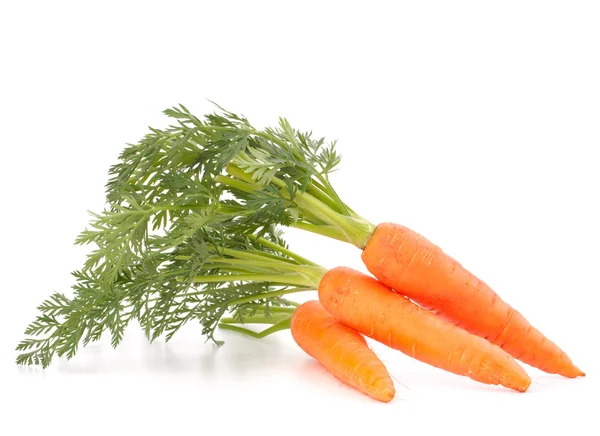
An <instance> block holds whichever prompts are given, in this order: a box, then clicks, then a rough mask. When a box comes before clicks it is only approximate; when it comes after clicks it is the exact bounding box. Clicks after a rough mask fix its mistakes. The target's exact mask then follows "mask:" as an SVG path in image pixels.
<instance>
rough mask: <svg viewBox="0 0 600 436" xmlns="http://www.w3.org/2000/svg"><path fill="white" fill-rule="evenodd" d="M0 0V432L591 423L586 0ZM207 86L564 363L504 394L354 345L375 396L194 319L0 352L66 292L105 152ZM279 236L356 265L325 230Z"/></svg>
mask: <svg viewBox="0 0 600 436" xmlns="http://www.w3.org/2000/svg"><path fill="white" fill-rule="evenodd" d="M1 4H2V6H0V62H1V67H0V79H1V80H0V128H1V130H0V132H1V133H0V134H1V140H0V147H1V153H0V159H1V171H0V178H1V184H0V186H1V187H2V194H1V195H2V197H1V203H0V204H1V213H0V226H1V229H2V238H1V241H2V262H1V264H0V265H1V266H0V268H2V270H1V273H2V278H3V280H2V303H1V304H2V316H1V317H0V323H1V328H0V341H1V342H0V356H1V359H0V377H1V383H0V386H1V387H0V398H1V399H2V401H3V402H4V405H3V406H2V412H1V415H2V416H3V417H2V419H1V420H0V433H1V434H7V435H9V434H17V433H16V430H15V428H19V429H20V430H19V432H20V434H26V435H30V434H36V433H39V432H40V431H45V432H46V433H49V434H65V435H76V434H82V433H85V434H90V435H96V434H115V435H119V434H152V435H154V434H194V433H208V432H209V431H211V432H212V431H216V430H212V428H211V427H215V428H217V429H218V431H220V432H222V434H233V432H234V431H236V432H241V431H243V432H245V434H273V433H275V432H277V433H280V432H281V433H283V434H287V433H293V434H296V433H298V434H300V432H302V431H304V432H305V434H311V435H312V434H325V432H326V431H329V432H335V434H359V432H360V431H364V432H365V433H363V434H367V433H366V432H369V433H368V434H373V435H376V434H411V435H414V434H429V433H432V434H433V433H434V432H435V433H438V434H443V435H445V436H447V435H453V434H461V435H471V434H491V435H493V434H499V435H500V434H542V433H544V432H547V431H549V430H553V431H557V432H561V431H568V432H569V434H577V435H591V434H599V428H598V427H599V426H598V421H597V416H596V417H594V416H592V414H593V413H595V414H596V415H597V408H598V401H597V393H598V388H599V387H600V386H599V385H598V372H599V371H600V359H599V351H598V349H599V342H598V332H599V331H600V329H599V328H598V323H597V318H598V315H597V313H598V294H599V291H600V289H599V284H600V280H599V279H598V271H599V267H600V254H599V250H598V247H599V244H600V230H599V227H600V213H599V212H598V187H599V186H600V184H599V182H600V177H599V171H598V167H599V163H600V162H599V160H598V148H599V145H600V141H599V140H600V129H599V119H600V118H599V116H600V79H599V78H600V50H599V49H600V26H599V25H598V23H600V10H599V4H598V2H593V1H590V2H579V1H568V2H567V1H565V2H554V1H543V2H527V1H514V2H513V1H505V2H482V1H472V2H465V1H453V2H445V1H443V2H429V1H421V2H377V1H370V2H368V3H367V2H364V3H363V4H359V3H353V2H339V3H334V2H309V1H302V2H239V3H233V2H226V1H220V2H217V1H211V2H201V1H197V2H178V1H169V2H161V3H155V2H143V3H140V4H134V3H131V2H97V3H96V6H92V4H91V2H71V3H67V2H60V1H55V2H26V1H24V2H8V1H7V2H2V3H1ZM167 5H168V6H167ZM207 99H212V100H215V101H216V102H218V103H219V104H221V105H223V106H225V107H227V108H229V109H230V110H233V111H237V112H242V113H243V114H245V115H246V116H248V117H249V118H250V120H251V121H253V122H254V123H255V124H256V125H258V126H266V125H270V124H274V123H275V122H276V120H277V117H278V116H280V115H281V116H285V117H287V118H288V119H289V120H290V121H291V122H292V124H293V125H295V126H296V127H299V128H301V129H306V130H312V131H313V132H314V133H315V134H316V135H318V136H326V137H327V138H330V139H335V138H337V139H338V140H339V149H340V151H341V152H342V154H343V162H342V166H341V169H340V170H339V172H337V173H336V174H335V176H334V178H333V182H334V185H335V186H336V187H337V188H338V190H339V192H340V194H341V196H342V198H344V199H345V200H346V201H347V202H348V203H349V204H350V205H351V206H352V207H353V208H354V209H355V210H357V211H359V212H360V213H361V214H362V215H364V216H365V217H366V218H368V219H369V220H371V221H372V222H374V223H378V222H382V221H394V222H398V223H402V224H405V225H407V226H409V227H412V228H413V229H415V230H417V231H419V232H421V233H423V234H424V235H425V236H427V237H428V238H429V239H431V240H433V241H434V242H436V243H437V244H438V245H440V246H441V247H442V248H444V249H445V250H446V251H447V252H448V253H450V254H451V255H453V256H454V257H456V258H457V259H458V260H460V261H461V262H462V263H463V264H464V265H465V266H466V267H467V268H469V269H470V270H472V271H473V272H475V273H476V274H477V275H478V276H479V277H481V278H482V279H484V280H485V281H486V282H488V284H490V285H491V286H492V287H493V288H494V289H495V290H496V291H497V292H498V293H499V294H500V295H501V296H502V297H503V298H504V299H505V300H507V301H508V302H510V303H511V304H512V305H513V306H515V307H517V308H518V309H519V310H520V311H521V312H523V313H524V314H525V315H526V316H527V317H528V319H529V320H530V321H531V322H532V323H533V324H534V325H535V326H537V327H538V328H539V329H541V330H542V331H543V332H544V333H545V334H546V335H547V336H549V337H550V338H551V339H552V340H554V341H555V342H556V343H558V344H559V345H560V346H561V347H563V348H564V349H565V350H566V351H567V353H569V355H570V356H571V357H572V358H573V360H574V361H575V362H576V363H577V364H578V365H579V366H580V367H581V368H582V369H583V370H584V371H586V372H587V373H588V376H587V377H586V378H583V379H577V380H568V379H563V378H560V377H558V376H550V375H546V374H543V373H541V372H539V371H537V370H534V369H531V368H529V367H526V369H527V370H528V371H529V373H530V375H531V376H532V378H533V385H532V386H531V388H530V390H529V391H528V392H527V393H525V394H517V393H513V392H508V391H507V390H504V389H501V388H497V387H488V386H484V385H479V384H476V383H475V382H472V381H471V380H469V379H466V378H462V377H458V376H455V375H451V374H448V373H444V372H442V371H439V370H436V369H433V368H430V367H427V366H425V365H423V364H421V363H419V362H416V361H414V360H412V359H411V358H408V357H406V356H404V355H401V354H400V353H398V352H393V351H390V350H388V349H386V348H385V347H383V346H379V345H377V344H373V346H374V348H375V350H376V351H377V352H378V353H379V354H380V356H381V358H382V359H383V360H384V362H385V363H386V364H387V367H388V369H389V371H390V373H391V374H392V375H393V377H394V378H395V379H396V381H397V390H398V393H397V396H396V398H395V399H394V401H392V402H391V403H389V404H381V403H377V402H375V401H373V400H371V399H369V398H368V397H365V396H363V395H361V394H359V393H357V392H356V391H354V390H352V389H350V388H347V387H345V386H341V385H340V383H339V382H338V381H337V380H336V379H334V378H333V377H332V376H330V375H329V374H327V373H325V371H324V370H323V369H322V368H321V367H320V366H319V365H317V364H315V363H314V362H313V361H312V360H311V359H310V358H309V357H308V356H307V355H305V354H304V353H303V352H302V351H301V350H300V349H298V347H297V346H296V345H295V343H294V342H293V341H292V339H291V336H290V334H289V332H288V331H284V332H280V333H278V334H277V335H274V336H272V337H270V338H268V339H266V340H264V341H262V342H261V341H256V340H250V339H246V338H241V337H238V336H235V335H233V334H227V332H221V333H220V334H219V336H220V337H221V338H223V339H225V340H226V344H225V346H223V347H222V348H220V349H216V348H215V347H214V346H212V345H211V344H206V343H204V339H203V338H202V337H200V336H199V329H198V327H197V326H196V325H189V326H187V328H186V329H184V330H183V331H182V332H181V333H180V334H179V335H178V336H176V337H175V338H174V339H173V341H172V342H171V343H169V344H168V345H165V344H164V342H163V341H157V342H155V343H154V344H152V345H148V344H147V343H146V342H145V340H144V339H143V336H142V335H141V333H140V332H139V329H138V328H137V326H131V327H130V328H129V329H128V330H127V332H126V337H125V341H124V343H123V344H122V345H121V346H120V347H119V348H118V349H116V350H112V349H111V348H110V346H109V345H108V344H107V343H104V342H101V343H98V344H94V345H92V346H89V347H88V348H86V349H84V350H82V351H81V352H80V353H79V354H78V355H77V356H76V358H74V359H73V360H71V361H69V362H66V361H62V360H57V361H56V362H55V364H53V366H52V367H51V368H49V369H47V370H41V369H39V368H31V367H28V368H22V367H21V368H20V367H17V366H16V365H14V358H15V356H16V353H15V352H14V351H13V350H14V346H15V345H16V343H17V342H18V341H19V340H20V339H21V337H22V331H23V329H24V328H25V327H26V325H27V324H28V323H29V322H30V321H31V320H32V319H33V317H34V316H35V314H36V311H35V307H36V306H37V304H39V303H40V302H41V301H42V300H43V299H44V298H46V297H47V296H48V295H49V294H50V293H51V292H52V291H61V292H66V293H69V288H70V285H71V284H72V279H71V276H70V271H72V270H75V269H78V268H79V267H80V266H81V263H82V261H83V260H84V257H85V253H86V252H87V248H85V247H84V248H82V247H74V246H73V245H72V243H73V240H74V239H75V237H76V235H77V234H78V233H79V231H80V230H82V229H83V228H84V227H85V225H86V223H87V222H88V218H89V217H88V215H87V210H95V211H99V210H101V209H102V208H103V205H104V201H103V194H104V184H105V182H106V179H107V170H108V167H109V166H110V165H111V164H112V163H114V162H115V160H116V158H117V155H118V153H119V152H120V150H121V148H122V147H123V146H124V144H125V143H126V142H135V141H137V140H138V139H139V138H140V137H141V136H142V135H143V134H145V133H146V131H147V126H148V125H152V126H157V127H164V126H165V123H166V119H165V117H164V116H163V115H162V114H161V111H162V110H163V109H165V108H167V107H170V106H172V105H175V104H178V103H183V104H185V105H187V106H188V107H189V108H190V109H192V110H193V111H194V112H196V113H197V114H198V115H202V114H203V113H205V112H207V111H212V107H211V106H210V104H209V103H208V102H207ZM288 239H289V241H290V244H291V246H292V247H293V248H295V249H296V251H298V252H300V253H302V254H305V255H306V256H309V257H311V258H313V259H314V260H316V261H318V262H321V263H322V264H324V265H326V266H328V267H333V266H336V265H348V266H352V267H355V268H357V269H360V270H362V271H365V269H364V267H363V266H362V264H361V262H360V253H359V251H358V250H356V249H354V248H353V247H351V246H349V245H344V244H341V243H336V242H333V241H328V240H324V239H323V238H319V237H316V236H311V235H306V234H300V233H299V232H290V234H289V238H288ZM594 403H595V405H594ZM13 426H16V427H15V428H13ZM508 432H510V433H508Z"/></svg>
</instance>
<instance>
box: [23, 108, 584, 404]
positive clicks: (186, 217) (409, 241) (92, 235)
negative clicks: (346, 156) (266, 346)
mask: <svg viewBox="0 0 600 436" xmlns="http://www.w3.org/2000/svg"><path fill="white" fill-rule="evenodd" d="M165 113H166V114H167V115H168V116H169V117H171V118H172V119H174V120H175V123H174V124H173V125H171V126H169V127H168V128H166V129H164V130H160V129H151V133H149V134H148V135H146V136H145V137H144V138H143V139H142V140H141V141H140V142H138V143H137V144H133V145H129V146H128V147H127V148H126V149H125V150H124V151H123V152H122V154H121V156H120V158H119V162H118V163H117V164H116V165H114V166H113V167H111V169H110V180H109V182H108V184H107V205H108V206H107V209H106V210H105V211H104V212H102V213H100V214H94V219H93V220H92V222H91V230H87V229H86V230H85V231H84V232H82V234H81V235H80V237H79V238H78V240H77V242H78V243H80V244H94V245H95V247H96V248H95V249H94V251H93V252H92V253H91V254H90V255H89V257H88V260H87V262H86V264H85V265H84V267H83V268H82V270H81V271H78V272H76V273H75V277H76V279H77V283H76V285H75V286H74V289H75V296H74V297H73V298H67V297H65V296H64V295H63V294H55V295H53V296H52V297H51V298H50V299H49V300H47V301H46V302H44V303H43V304H42V305H40V307H39V309H40V311H41V312H42V314H41V315H39V316H38V317H37V318H36V320H35V321H34V322H33V323H32V324H31V325H30V326H29V327H28V328H27V330H26V334H27V335H28V336H30V337H29V338H27V339H25V340H24V341H22V342H21V343H20V344H19V345H18V347H17V349H18V350H19V351H21V354H20V355H19V357H18V358H17V362H18V363H22V364H42V365H43V366H44V367H46V366H48V365H49V364H50V361H51V359H52V357H53V355H55V354H56V355H58V356H66V357H68V358H70V357H73V355H74V354H75V352H76V351H77V349H78V346H79V343H80V342H83V344H84V345H85V344H87V343H88V342H90V341H94V340H98V339H99V338H100V336H101V335H102V332H103V331H105V330H109V331H110V334H111V335H112V343H113V345H114V346H116V345H117V344H118V343H119V342H120V338H121V337H122V334H123V330H124V328H125V327H126V326H127V324H128V323H129V322H130V320H131V319H136V318H137V319H138V321H139V322H140V324H141V325H142V327H143V328H144V329H145V331H146V333H147V336H148V338H149V339H151V340H154V339H155V338H157V337H159V336H161V335H162V334H166V338H167V340H168V339H170V338H171V337H172V336H173V334H174V333H175V332H177V331H178V330H179V328H181V326H182V325H184V324H185V323H187V322H189V321H191V320H197V321H198V322H199V323H200V325H201V326H202V333H203V334H205V335H206V336H207V337H209V338H210V339H213V340H215V341H216V342H218V341H217V340H216V339H215V338H214V333H215V329H216V328H217V327H221V328H223V329H229V330H234V331H236V332H239V333H242V334H247V335H250V336H253V337H256V338H261V337H265V336H267V335H268V334H272V333H275V332H277V331H280V330H284V329H288V328H289V329H291V334H292V337H293V338H294V340H295V342H296V343H297V344H298V346H300V348H302V349H303V350H304V351H305V352H306V353H308V354H309V355H311V356H312V357H314V358H315V359H316V360H317V361H319V362H320V363H321V364H322V365H323V366H324V367H325V368H327V369H328V370H329V371H330V372H331V373H332V374H334V375H335V376H336V377H338V378H339V379H340V380H342V381H343V382H345V383H347V384H348V385H350V386H353V387H355V388H356V389H358V390H359V391H361V392H363V393H365V394H367V395H369V396H371V397H372V398H374V399H377V400H379V401H383V402H388V401H391V400H392V399H393V397H394V395H395V389H394V384H393V382H392V379H391V377H390V376H389V374H388V372H387V369H386V368H385V366H384V364H383V363H382V362H381V360H380V359H379V358H378V357H377V356H376V355H375V353H374V352H373V351H372V350H371V349H370V347H369V346H368V344H367V342H366V340H365V336H366V337H369V338H372V339H374V340H376V341H378V342H381V343H383V344H385V345H387V346H388V347H390V348H393V349H396V350H399V351H401V352H403V353H404V354H407V355H409V356H412V357H413V358H415V359H417V360H420V361H422V362H425V363H427V364H430V365H432V366H435V367H438V368H441V369H443V370H446V371H449V372H452V373H455V374H458V375H463V376H467V377H470V378H471V379H473V380H476V381H478V382H482V383H486V384H493V385H502V386H504V387H507V388H511V389H514V390H517V391H520V392H524V391H526V390H527V389H528V387H529V385H530V383H531V379H530V377H529V376H528V374H527V373H526V372H525V370H524V369H523V368H522V367H521V366H520V365H519V364H518V363H517V361H516V360H520V361H522V362H524V363H527V364H529V365H531V366H533V367H536V368H539V369H541V370H542V371H545V372H548V373H552V374H559V375H562V376H565V377H578V376H583V375H585V374H584V373H583V372H582V371H581V370H580V369H579V368H577V367H576V366H575V365H574V364H573V362H572V361H571V359H570V358H569V357H568V356H567V355H566V354H565V353H564V352H563V351H562V350H561V349H560V348H559V347H558V346H557V345H556V344H555V343H553V342H552V341H550V340H549V339H548V338H547V337H546V336H544V335H543V334H542V333H541V332H540V331H539V330H537V329H536V328H535V327H533V326H532V325H531V324H530V323H529V322H528V321H527V320H526V318H525V317H524V316H523V315H522V314H521V313H520V312H518V311H517V310H516V309H514V308H513V307H511V306H510V305H509V304H508V303H506V302H505V301H503V300H502V299H501V298H500V297H499V296H498V295H497V294H496V293H495V292H494V291H493V290H492V289H491V288H490V287H489V286H488V285H486V284H485V283H484V282H483V281H482V280H480V279H479V278H477V277H476V276H475V275H473V274H472V273H471V272H470V271H468V270H467V269H466V268H464V267H463V266H462V265H461V264H460V263H459V262H458V261H456V260H455V259H453V258H452V257H450V256H449V255H447V254H446V253H444V252H443V251H442V249H441V248H439V247H438V246H436V245H435V244H434V243H432V242H430V241H429V240H427V239H426V238H425V237H423V236H421V235H420V234H418V233H416V232H414V231H412V230H411V229H408V228H406V227H404V226H402V225H398V224H392V223H382V224H379V225H377V226H375V225H373V224H372V223H370V222H369V221H367V220H366V219H364V218H363V217H361V216H360V215H358V214H357V213H356V212H355V211H353V210H352V209H351V208H350V207H349V206H348V205H347V204H346V203H345V202H343V201H342V200H341V199H340V197H339V195H338V194H337V192H336V191H335V189H334V188H333V186H332V185H331V183H330V180H329V174H330V173H331V171H333V170H334V169H336V168H337V166H338V165H339V163H340V157H339V155H338V154H337V151H336V144H335V143H325V140H324V139H314V138H313V137H312V135H311V134H310V133H303V132H300V131H298V130H295V129H293V128H292V127H291V125H290V124H289V122H288V121H287V120H285V119H280V121H279V125H278V126H277V127H275V128H266V129H262V130H260V129H256V128H254V127H253V126H252V125H251V124H250V123H249V121H248V120H247V119H246V118H245V117H243V116H239V115H236V114H234V113H231V112H228V111H226V110H224V109H222V108H220V107H218V112H216V113H212V114H208V115H206V116H205V117H204V118H203V119H200V118H197V117H195V116H194V115H193V114H191V113H190V112H189V111H188V110H187V109H186V108H185V107H183V106H179V107H176V108H172V109H169V110H167V111H165ZM285 227H295V228H299V229H302V230H305V231H309V232H313V233H316V234H319V235H322V236H324V237H330V238H334V239H338V240H342V241H344V242H348V243H350V244H352V245H354V246H356V247H357V248H359V249H360V250H361V251H362V260H363V262H364V264H365V266H366V267H367V269H368V271H369V272H370V273H371V274H372V276H370V275H366V274H363V273H361V272H358V271H355V270H352V269H350V268H346V267H335V268H333V269H330V270H327V269H326V268H323V267H322V266H319V265H317V264H315V263H314V262H312V261H310V260H308V259H306V258H304V257H302V256H300V255H298V254H296V253H294V252H293V251H291V250H290V249H289V247H288V246H287V244H286V243H285V241H284V240H283V238H282V237H281V229H283V228H285ZM311 290H318V300H310V301H308V302H306V303H303V304H301V305H298V304H297V303H295V302H293V301H291V300H288V299H287V296H288V294H292V293H295V292H303V291H311ZM228 315H232V316H228ZM252 323H256V324H269V325H270V327H268V328H266V329H265V330H263V331H262V332H258V333H257V332H255V331H253V330H250V329H247V328H246V327H244V325H245V324H252ZM43 335H45V336H44V337H42V338H38V336H43Z"/></svg>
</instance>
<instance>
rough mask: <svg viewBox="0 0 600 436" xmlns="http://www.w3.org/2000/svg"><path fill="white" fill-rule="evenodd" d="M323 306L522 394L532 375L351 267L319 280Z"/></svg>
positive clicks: (423, 356)
mask: <svg viewBox="0 0 600 436" xmlns="http://www.w3.org/2000/svg"><path fill="white" fill-rule="evenodd" d="M319 300H320V301H321V304H323V306H324V307H325V309H327V310H328V311H329V312H330V313H331V314H332V315H333V316H335V317H336V318H337V319H338V320H339V321H340V322H342V323H343V324H345V325H347V326H348V327H351V328H353V329H355V330H356V331H358V332H360V333H363V334H364V335H367V336H369V337H371V338H373V339H375V340H376V341H379V342H382V343H383V344H385V345H387V346H389V347H391V348H394V349H396V350H400V351H402V352H403V353H405V354H407V355H409V356H412V357H414V358H415V359H417V360H420V361H422V362H425V363H428V364H430V365H433V366H435V367H438V368H442V369H445V370H446V371H450V372H453V373H455V374H459V375H465V376H468V377H470V378H472V379H473V380H476V381H479V382H482V383H487V384H494V385H496V384H501V385H502V386H505V387H507V388H511V389H515V390H517V391H520V392H524V391H526V390H527V388H528V387H529V385H530V383H531V379H530V378H529V376H528V375H527V373H526V372H525V370H523V368H521V367H520V366H519V364H518V363H517V362H515V361H514V360H513V358H512V357H511V356H509V355H508V354H507V353H506V352H504V351H502V349H500V348H499V347H497V346H495V345H492V344H490V343H489V342H488V341H486V340H485V339H482V338H480V337H478V336H475V335H472V334H471V333H469V332H467V331H465V330H462V329H460V328H458V327H456V326H454V325H452V324H449V323H447V322H446V321H444V320H443V319H441V318H439V317H437V316H435V314H433V313H431V312H428V311H427V310H425V309H423V308H421V307H419V306H418V305H416V304H415V303H413V302H411V301H410V300H409V299H408V298H406V297H403V296H401V295H398V294H396V293H395V292H393V291H392V290H391V289H390V288H388V287H387V286H385V285H383V284H381V283H380V282H378V281H377V280H375V279H374V278H372V277H370V276H367V275H365V274H362V273H360V272H358V271H354V270H352V269H350V268H346V267H337V268H334V269H332V270H329V271H328V272H327V273H326V274H325V276H324V277H323V279H322V280H321V283H320V284H319Z"/></svg>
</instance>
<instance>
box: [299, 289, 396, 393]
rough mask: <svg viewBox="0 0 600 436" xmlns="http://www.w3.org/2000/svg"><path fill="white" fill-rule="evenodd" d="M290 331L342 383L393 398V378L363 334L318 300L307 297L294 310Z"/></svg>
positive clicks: (301, 345) (364, 391)
mask: <svg viewBox="0 0 600 436" xmlns="http://www.w3.org/2000/svg"><path fill="white" fill-rule="evenodd" d="M291 331H292V337H293V338H294V340H295V341H296V343H297V344H298V345H299V346H300V348H302V349H303V350H304V351H305V352H306V353H308V354H309V355H310V356H312V357H314V358H315V359H316V360H317V361H319V362H320V363H321V365H323V366H324V367H325V368H326V369H328V370H329V371H330V372H331V373H332V374H333V375H335V376H336V377H337V378H338V379H340V380H341V381H343V382H344V383H346V384H348V385H350V386H353V387H354V388H356V389H358V390H359V391H361V392H363V393H365V394H367V395H369V396H370V397H372V398H374V399H376V400H379V401H383V402H385V403H387V402H389V401H391V400H392V399H393V398H394V395H395V393H396V391H395V389H394V382H393V381H392V379H391V378H390V376H389V374H388V372H387V370H386V368H385V366H384V364H383V363H382V362H381V360H379V358H378V357H377V356H376V355H375V353H374V352H373V351H372V350H371V349H370V348H369V346H368V345H367V342H366V341H365V338H364V337H363V336H361V335H360V334H359V333H357V332H356V331H354V330H352V329H351V328H349V327H346V326H345V325H343V324H342V323H340V322H339V321H338V320H336V319H335V318H334V317H333V316H332V315H331V314H329V313H328V312H327V311H326V310H325V309H324V308H323V306H321V304H320V303H319V302H318V301H316V300H313V301H307V302H306V303H304V304H302V305H300V307H298V308H297V309H296V310H295V311H294V315H293V317H292V323H291Z"/></svg>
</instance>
